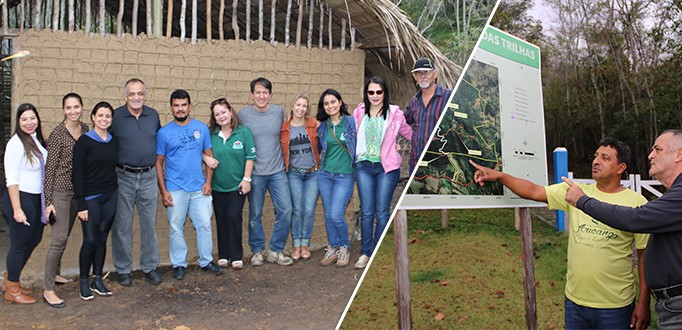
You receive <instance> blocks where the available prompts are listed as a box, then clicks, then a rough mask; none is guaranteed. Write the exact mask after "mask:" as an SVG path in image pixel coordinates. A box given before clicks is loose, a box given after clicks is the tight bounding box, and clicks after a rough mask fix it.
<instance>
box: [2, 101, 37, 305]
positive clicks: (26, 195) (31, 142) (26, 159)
mask: <svg viewBox="0 0 682 330" xmlns="http://www.w3.org/2000/svg"><path fill="white" fill-rule="evenodd" d="M16 118H17V125H16V127H17V128H16V131H15V133H14V135H13V136H12V138H11V139H10V140H9V142H7V146H6V148H5V179H6V182H7V191H6V192H5V194H3V196H2V202H1V203H0V204H1V206H2V213H3V216H4V217H5V221H7V223H8V225H9V235H10V247H9V251H8V252H7V272H6V273H5V281H4V283H3V290H5V300H7V301H9V302H13V303H17V304H32V303H35V302H36V299H35V298H33V297H31V296H30V295H29V294H31V291H30V290H27V289H24V288H22V287H21V286H20V285H19V278H20V277H21V271H22V270H23V269H24V266H25V265H26V262H27V261H28V259H29V257H31V253H32V252H33V249H34V248H35V247H36V246H37V245H38V243H40V240H41V238H42V237H43V228H44V226H45V224H46V223H47V217H46V214H45V204H44V202H43V200H42V196H43V194H42V193H43V188H44V178H45V160H46V159H47V150H46V149H45V142H44V139H43V132H42V129H41V126H40V117H39V116H38V110H36V108H35V107H34V106H33V105H32V104H29V103H24V104H22V105H20V106H19V108H18V109H17V117H16Z"/></svg>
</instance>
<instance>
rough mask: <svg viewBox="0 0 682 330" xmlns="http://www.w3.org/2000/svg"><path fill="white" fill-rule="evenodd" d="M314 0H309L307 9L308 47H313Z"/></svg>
mask: <svg viewBox="0 0 682 330" xmlns="http://www.w3.org/2000/svg"><path fill="white" fill-rule="evenodd" d="M314 1H315V0H310V10H309V11H308V49H312V48H313V14H314V13H315V12H314V11H313V10H314V9H315V3H314Z"/></svg>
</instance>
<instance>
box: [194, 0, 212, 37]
mask: <svg viewBox="0 0 682 330" xmlns="http://www.w3.org/2000/svg"><path fill="white" fill-rule="evenodd" d="M209 19H210V18H209ZM192 43H193V44H195V43H197V0H192Z"/></svg>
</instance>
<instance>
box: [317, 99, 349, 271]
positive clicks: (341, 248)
mask: <svg viewBox="0 0 682 330" xmlns="http://www.w3.org/2000/svg"><path fill="white" fill-rule="evenodd" d="M317 120H318V121H320V127H319V128H318V130H317V136H318V137H319V141H320V164H321V165H322V169H321V171H320V174H318V175H317V185H318V188H319V190H320V196H321V197H322V207H323V208H324V220H325V226H326V229H327V239H328V241H329V246H327V248H326V252H325V254H324V257H323V258H322V260H320V264H322V265H323V266H328V265H331V264H333V263H336V265H337V266H339V267H343V266H346V265H347V264H348V260H349V259H350V253H349V250H348V249H349V248H350V239H349V238H348V224H347V223H346V218H345V213H346V207H347V206H348V201H350V197H351V195H352V194H353V181H354V179H355V144H356V135H355V134H356V133H355V121H354V120H353V117H351V116H350V115H349V114H348V107H347V106H346V104H345V103H344V102H343V99H342V98H341V94H339V92H337V91H336V90H333V89H327V90H325V91H324V92H322V95H320V101H319V103H318V104H317Z"/></svg>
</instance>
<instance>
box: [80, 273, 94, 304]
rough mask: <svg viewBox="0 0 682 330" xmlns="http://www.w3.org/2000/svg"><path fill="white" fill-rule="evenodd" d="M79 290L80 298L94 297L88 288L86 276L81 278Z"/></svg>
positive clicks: (88, 283)
mask: <svg viewBox="0 0 682 330" xmlns="http://www.w3.org/2000/svg"><path fill="white" fill-rule="evenodd" d="M80 291H81V292H80V295H81V299H83V300H91V299H92V298H95V296H94V295H93V294H92V290H90V280H89V279H87V278H81V280H80Z"/></svg>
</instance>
